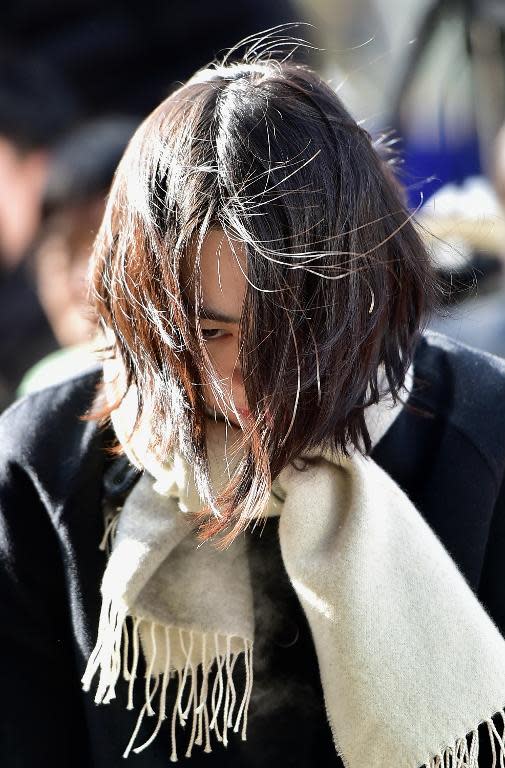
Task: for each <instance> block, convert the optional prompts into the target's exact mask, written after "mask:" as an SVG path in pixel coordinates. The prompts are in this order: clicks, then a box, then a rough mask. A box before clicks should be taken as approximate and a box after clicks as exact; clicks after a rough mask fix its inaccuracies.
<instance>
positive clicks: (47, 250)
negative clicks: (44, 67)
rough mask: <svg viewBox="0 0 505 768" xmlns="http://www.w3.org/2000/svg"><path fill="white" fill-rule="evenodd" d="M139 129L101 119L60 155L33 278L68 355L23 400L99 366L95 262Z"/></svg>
mask: <svg viewBox="0 0 505 768" xmlns="http://www.w3.org/2000/svg"><path fill="white" fill-rule="evenodd" d="M137 124H138V121H137V120H134V119H133V118H129V117H119V116H116V117H113V116H111V117H103V118H100V119H96V120H93V121H90V122H88V123H85V124H83V125H81V126H80V127H79V128H78V129H76V130H75V131H73V132H71V133H70V134H69V135H67V136H66V137H65V138H64V139H63V140H62V141H61V142H60V143H59V145H58V146H57V147H56V148H55V151H54V153H53V156H52V161H51V166H50V170H49V174H48V178H47V182H46V186H45V190H44V195H43V200H42V216H43V224H42V227H41V231H40V233H39V235H38V237H37V241H36V244H35V246H34V252H33V273H34V279H35V285H36V290H37V295H38V297H39V300H40V303H41V306H42V308H43V310H44V312H45V315H46V317H47V320H48V322H49V324H50V326H51V329H52V331H53V334H54V336H55V338H56V340H57V342H58V344H59V345H60V347H62V349H61V350H60V351H56V352H53V353H51V354H50V355H49V356H48V357H46V358H44V359H42V360H41V361H40V362H38V363H37V364H36V365H35V366H34V368H33V369H31V370H30V371H28V372H27V373H26V375H25V376H24V378H23V381H22V382H21V385H20V388H19V394H26V393H27V392H29V391H32V390H34V389H40V388H42V387H44V386H48V384H52V383H56V381H58V380H60V379H62V378H66V377H68V375H69V373H70V372H71V371H73V372H74V373H76V372H78V371H79V370H82V369H83V368H86V367H89V366H90V365H91V364H92V363H93V361H94V357H93V356H92V348H93V340H94V339H95V336H96V331H97V327H96V321H95V319H94V317H93V316H92V313H91V312H90V309H89V305H88V301H87V294H86V274H87V270H88V263H89V257H90V253H91V248H92V245H93V240H94V237H95V235H96V233H97V230H98V227H99V225H100V222H101V220H102V218H103V214H104V210H105V202H106V196H107V193H108V191H109V187H110V184H111V182H112V178H113V175H114V171H115V170H116V166H117V164H118V162H119V160H120V158H121V155H122V154H123V152H124V149H125V147H126V145H127V143H128V141H129V139H130V138H131V136H132V134H133V132H134V130H135V128H136V127H137Z"/></svg>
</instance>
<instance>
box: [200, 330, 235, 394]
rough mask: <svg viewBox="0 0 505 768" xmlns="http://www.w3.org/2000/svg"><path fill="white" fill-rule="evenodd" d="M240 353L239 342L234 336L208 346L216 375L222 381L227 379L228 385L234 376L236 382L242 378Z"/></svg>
mask: <svg viewBox="0 0 505 768" xmlns="http://www.w3.org/2000/svg"><path fill="white" fill-rule="evenodd" d="M238 351H239V347H238V340H237V339H236V338H235V337H234V336H231V337H230V338H229V339H228V338H225V339H222V340H221V341H216V343H214V344H209V345H208V346H207V352H208V355H209V357H210V359H211V361H212V364H213V366H214V368H215V369H216V373H217V374H218V376H219V377H220V378H221V379H226V380H227V381H228V383H229V381H230V380H231V378H232V376H233V381H234V382H235V381H236V380H237V378H238V377H239V376H240V363H239V360H238Z"/></svg>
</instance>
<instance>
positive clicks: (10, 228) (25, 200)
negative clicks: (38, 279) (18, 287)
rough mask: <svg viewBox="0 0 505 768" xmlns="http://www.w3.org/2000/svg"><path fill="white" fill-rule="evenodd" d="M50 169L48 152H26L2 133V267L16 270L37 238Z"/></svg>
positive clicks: (0, 262) (0, 177) (0, 240)
mask: <svg viewBox="0 0 505 768" xmlns="http://www.w3.org/2000/svg"><path fill="white" fill-rule="evenodd" d="M47 168H48V155H47V152H45V151H44V150H31V151H25V152H22V151H20V150H19V149H17V148H16V147H15V146H14V144H12V143H11V142H10V141H8V140H7V139H6V138H4V137H2V136H0V269H4V270H9V269H13V268H14V267H15V266H16V265H17V264H18V263H19V262H20V261H21V259H22V258H23V256H24V254H25V253H26V250H27V249H28V248H29V246H30V244H31V242H32V241H33V238H34V237H35V233H36V232H37V228H38V226H39V221H40V203H41V197H42V190H43V187H44V183H45V180H46V175H47Z"/></svg>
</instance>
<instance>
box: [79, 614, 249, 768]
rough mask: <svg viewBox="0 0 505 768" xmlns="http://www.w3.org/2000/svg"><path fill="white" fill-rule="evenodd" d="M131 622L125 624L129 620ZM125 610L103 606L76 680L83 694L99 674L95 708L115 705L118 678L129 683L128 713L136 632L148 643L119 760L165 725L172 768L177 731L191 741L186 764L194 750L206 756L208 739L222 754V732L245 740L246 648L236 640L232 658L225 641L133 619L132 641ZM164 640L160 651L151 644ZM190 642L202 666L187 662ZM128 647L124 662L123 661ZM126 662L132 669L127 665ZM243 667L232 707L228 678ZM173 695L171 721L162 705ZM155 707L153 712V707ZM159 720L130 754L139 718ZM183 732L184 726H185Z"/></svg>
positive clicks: (137, 641) (228, 641)
mask: <svg viewBox="0 0 505 768" xmlns="http://www.w3.org/2000/svg"><path fill="white" fill-rule="evenodd" d="M130 618H132V617H130ZM127 619H128V616H127V615H126V609H124V608H123V607H121V606H119V607H118V606H117V605H116V606H114V605H113V604H112V601H110V600H109V601H106V600H104V602H103V605H102V610H101V614H100V621H99V626H98V638H97V642H96V645H95V648H94V650H93V653H92V654H91V656H90V658H89V661H88V665H87V667H86V671H85V673H84V675H83V678H82V685H83V689H84V690H85V691H89V689H90V687H91V683H92V681H93V679H94V677H95V675H96V674H97V672H99V681H98V686H97V690H96V694H95V703H96V704H108V703H109V702H110V701H112V700H113V699H114V698H116V692H115V688H116V684H117V681H118V679H119V677H120V676H121V674H122V677H123V679H124V680H125V681H126V682H128V702H127V706H126V708H127V709H134V703H133V698H134V690H135V691H136V690H139V688H140V687H141V686H140V685H139V684H137V686H135V681H136V680H138V677H137V666H138V660H139V649H140V630H141V628H142V629H143V630H144V631H145V632H147V633H148V635H149V637H150V645H151V654H150V658H149V663H148V667H147V669H146V673H145V682H144V685H143V686H142V687H143V693H144V703H143V705H142V708H141V710H140V713H139V716H138V719H137V723H136V725H135V728H134V730H133V733H132V736H131V738H130V741H129V743H128V745H127V747H126V749H125V752H124V754H123V757H125V758H126V757H128V755H129V754H130V752H132V751H133V752H134V753H136V754H138V753H139V752H142V751H143V750H144V749H146V748H147V747H148V746H149V745H150V744H152V742H153V741H154V739H155V738H156V736H157V735H158V733H159V731H160V728H161V726H162V723H163V721H164V720H166V719H167V718H168V717H170V719H171V727H170V733H171V754H170V760H171V761H172V762H177V761H178V750H177V730H178V725H179V726H180V727H182V728H183V729H186V728H187V727H190V737H189V742H188V745H187V748H186V752H185V756H186V757H191V753H192V750H193V747H194V746H195V745H196V746H203V749H204V752H211V751H212V745H211V731H213V732H214V734H215V737H216V739H217V740H218V741H219V742H221V743H222V744H223V745H224V746H227V744H228V732H229V731H230V730H233V732H234V733H239V731H240V733H241V737H242V739H243V740H244V741H245V740H246V732H247V715H248V708H249V701H250V698H251V691H252V683H253V664H252V662H253V655H252V651H253V643H252V642H250V641H249V640H247V639H246V638H241V645H242V647H241V648H240V650H238V651H237V650H235V651H232V649H231V641H232V636H231V635H222V634H219V633H217V632H214V633H212V632H206V633H201V632H197V631H196V630H188V629H182V628H181V627H175V626H167V625H163V624H158V623H156V622H152V621H146V620H144V619H141V618H139V617H133V618H132V629H131V637H130V632H129V629H128V623H127ZM160 634H161V637H162V638H163V640H162V643H161V647H160V644H159V640H158V643H157V641H156V637H158V638H159V636H160ZM174 637H175V638H176V640H177V642H178V644H179V647H180V649H182V651H183V655H184V661H185V663H184V668H183V669H182V670H175V669H173V667H172V666H171V656H172V652H173V643H174ZM195 640H197V641H198V643H199V644H200V647H201V651H202V653H201V656H202V658H201V661H198V663H196V662H195V659H194V654H193V651H194V647H195ZM130 646H131V649H132V650H131V654H130ZM130 656H131V664H129V658H130ZM240 656H241V657H243V660H244V677H245V684H244V689H243V693H242V697H241V699H240V700H239V698H238V695H237V690H236V687H235V682H234V671H235V667H236V664H237V661H238V659H239V657H240ZM157 663H158V664H159V663H162V664H163V673H160V674H157V675H155V674H153V670H154V667H155V665H156V664H157ZM213 670H215V677H214V681H213V684H212V686H210V674H211V672H212V671H213ZM172 682H173V685H172V689H173V690H174V692H175V698H174V704H173V706H172V710H171V713H170V715H168V714H167V711H166V698H167V691H168V689H169V686H170V685H171V683H172ZM156 698H157V705H156V709H155V703H154V702H155V699H156ZM156 711H157V713H158V719H157V722H156V726H155V728H154V730H153V733H152V735H151V736H150V737H149V739H148V740H147V741H146V742H144V743H143V744H142V745H140V746H138V747H135V746H134V744H135V742H136V739H137V736H138V733H139V731H140V728H141V726H142V723H143V720H144V717H145V715H147V716H148V717H152V716H154V715H156ZM189 724H191V725H190V726H189Z"/></svg>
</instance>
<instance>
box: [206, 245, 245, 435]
mask: <svg viewBox="0 0 505 768" xmlns="http://www.w3.org/2000/svg"><path fill="white" fill-rule="evenodd" d="M246 267H247V259H246V251H245V247H244V245H243V244H242V243H241V242H239V241H237V240H233V241H230V240H229V239H228V238H227V236H226V235H225V234H224V232H223V231H222V230H212V231H210V232H209V233H208V234H207V236H206V237H205V239H204V241H203V245H202V249H201V253H200V279H201V291H202V313H201V315H200V324H201V328H202V335H203V337H204V340H205V345H206V350H207V353H208V355H209V358H210V359H211V361H212V364H213V366H214V369H215V372H216V375H217V377H218V379H219V381H220V384H221V388H222V391H223V394H224V403H223V402H219V401H217V400H216V398H215V397H214V394H213V392H212V389H211V387H210V385H209V383H208V378H207V376H206V373H205V371H202V372H201V375H202V380H203V387H204V396H205V402H206V404H207V406H208V408H209V409H210V410H211V411H212V412H214V409H215V410H216V411H217V413H218V414H221V415H226V416H227V417H228V419H229V420H230V421H231V422H232V423H233V424H235V425H237V426H240V423H239V419H238V418H237V417H240V421H242V422H243V423H244V422H245V421H246V420H247V419H248V418H249V416H250V413H249V411H248V405H247V398H246V395H245V390H244V382H243V379H242V372H241V370H240V360H239V350H240V339H239V326H240V314H241V312H242V305H243V302H244V297H245V291H246V279H245V272H246Z"/></svg>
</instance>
